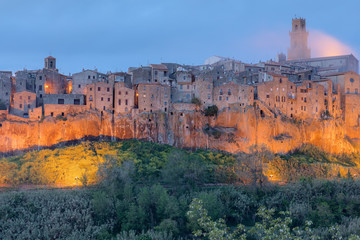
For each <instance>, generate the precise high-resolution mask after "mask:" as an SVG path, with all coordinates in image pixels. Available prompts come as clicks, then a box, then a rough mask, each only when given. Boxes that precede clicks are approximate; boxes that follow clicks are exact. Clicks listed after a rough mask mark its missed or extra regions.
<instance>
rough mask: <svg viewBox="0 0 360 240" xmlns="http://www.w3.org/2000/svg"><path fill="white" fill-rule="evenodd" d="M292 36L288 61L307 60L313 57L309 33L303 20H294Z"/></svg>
mask: <svg viewBox="0 0 360 240" xmlns="http://www.w3.org/2000/svg"><path fill="white" fill-rule="evenodd" d="M289 35H290V48H288V54H287V58H288V60H294V59H307V58H310V57H311V53H310V48H308V37H309V32H307V31H306V21H305V19H303V18H295V19H293V20H292V30H291V32H290V33H289Z"/></svg>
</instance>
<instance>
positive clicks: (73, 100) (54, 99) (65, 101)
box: [43, 94, 85, 105]
mask: <svg viewBox="0 0 360 240" xmlns="http://www.w3.org/2000/svg"><path fill="white" fill-rule="evenodd" d="M43 102H44V104H59V105H84V104H85V97H84V95H82V94H47V95H45V96H44V100H43Z"/></svg>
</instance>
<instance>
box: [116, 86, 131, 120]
mask: <svg viewBox="0 0 360 240" xmlns="http://www.w3.org/2000/svg"><path fill="white" fill-rule="evenodd" d="M134 101H135V91H134V90H133V89H131V88H128V87H126V86H125V83H124V82H116V83H115V92H114V111H115V114H129V113H131V111H132V109H133V108H134V107H135V103H134Z"/></svg>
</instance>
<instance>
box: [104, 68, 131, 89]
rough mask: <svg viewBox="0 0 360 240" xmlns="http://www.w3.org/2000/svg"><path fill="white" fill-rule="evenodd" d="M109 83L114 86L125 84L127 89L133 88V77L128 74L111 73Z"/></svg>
mask: <svg viewBox="0 0 360 240" xmlns="http://www.w3.org/2000/svg"><path fill="white" fill-rule="evenodd" d="M108 83H109V84H110V85H113V86H114V85H115V84H116V83H124V84H125V87H127V88H132V87H133V84H132V79H131V75H130V74H128V73H126V72H116V73H110V74H109V76H108Z"/></svg>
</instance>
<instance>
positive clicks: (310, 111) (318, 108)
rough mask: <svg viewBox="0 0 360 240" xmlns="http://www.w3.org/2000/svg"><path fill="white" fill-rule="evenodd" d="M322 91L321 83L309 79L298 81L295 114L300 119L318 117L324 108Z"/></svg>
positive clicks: (323, 89)
mask: <svg viewBox="0 0 360 240" xmlns="http://www.w3.org/2000/svg"><path fill="white" fill-rule="evenodd" d="M324 93H325V88H324V86H323V85H321V84H317V83H315V82H312V81H309V80H306V81H303V82H301V83H298V84H297V87H296V108H295V116H296V117H297V118H300V119H318V118H320V117H321V115H322V114H324V113H325V110H326V107H325V94H324ZM290 117H292V116H291V115H290Z"/></svg>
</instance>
